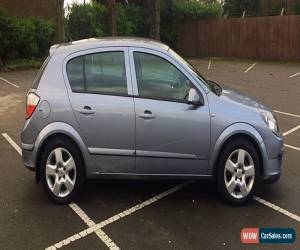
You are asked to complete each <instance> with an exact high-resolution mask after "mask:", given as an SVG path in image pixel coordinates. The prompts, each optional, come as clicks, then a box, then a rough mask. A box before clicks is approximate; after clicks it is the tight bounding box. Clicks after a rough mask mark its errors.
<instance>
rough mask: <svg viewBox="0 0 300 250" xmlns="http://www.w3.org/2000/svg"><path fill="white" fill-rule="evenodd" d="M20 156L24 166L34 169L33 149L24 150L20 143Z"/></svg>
mask: <svg viewBox="0 0 300 250" xmlns="http://www.w3.org/2000/svg"><path fill="white" fill-rule="evenodd" d="M22 158H23V164H24V166H25V167H26V168H27V169H29V170H30V171H35V154H34V151H33V150H26V149H24V148H23V145H22Z"/></svg>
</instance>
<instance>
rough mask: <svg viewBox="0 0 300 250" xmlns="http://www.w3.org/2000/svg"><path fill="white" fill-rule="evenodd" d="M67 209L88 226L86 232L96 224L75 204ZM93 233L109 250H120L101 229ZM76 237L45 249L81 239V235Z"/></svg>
mask: <svg viewBox="0 0 300 250" xmlns="http://www.w3.org/2000/svg"><path fill="white" fill-rule="evenodd" d="M69 207H70V208H72V209H73V211H74V212H75V213H76V214H77V215H78V216H79V217H80V218H81V219H82V220H83V221H84V222H85V224H87V225H88V227H89V228H88V229H87V231H88V230H89V229H90V228H91V227H93V226H95V225H96V223H95V222H94V221H93V220H92V219H91V218H90V217H89V216H88V215H87V214H86V213H85V212H84V211H83V210H82V209H81V208H80V207H79V206H78V205H77V204H76V203H71V204H69ZM94 232H95V233H96V234H97V236H98V237H99V238H100V240H102V241H103V242H104V244H105V245H106V246H107V247H108V248H109V249H111V250H117V249H120V248H119V247H118V246H117V245H116V244H115V243H114V242H113V241H112V240H111V238H109V237H108V235H107V234H106V233H105V232H104V231H103V230H102V229H101V228H99V229H98V230H97V231H94ZM76 235H78V236H76V237H75V235H73V236H72V237H71V239H70V240H63V241H61V242H58V243H56V244H55V245H53V246H50V247H48V248H47V249H49V248H50V249H56V248H60V247H62V246H64V245H68V244H69V243H70V242H73V241H74V240H78V239H80V238H82V237H83V236H82V234H80V233H79V234H76ZM53 247H55V248H53Z"/></svg>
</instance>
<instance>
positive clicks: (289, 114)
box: [274, 110, 300, 118]
mask: <svg viewBox="0 0 300 250" xmlns="http://www.w3.org/2000/svg"><path fill="white" fill-rule="evenodd" d="M274 112H275V113H278V114H282V115H288V116H293V117H297V118H300V115H296V114H291V113H287V112H282V111H278V110H274Z"/></svg>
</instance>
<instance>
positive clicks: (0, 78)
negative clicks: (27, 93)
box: [0, 77, 19, 88]
mask: <svg viewBox="0 0 300 250" xmlns="http://www.w3.org/2000/svg"><path fill="white" fill-rule="evenodd" d="M0 80H2V81H4V82H6V83H8V84H9V85H11V86H13V87H15V88H19V86H18V85H16V84H14V83H12V82H10V81H8V80H6V79H5V78H3V77H0Z"/></svg>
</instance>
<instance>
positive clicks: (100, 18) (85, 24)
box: [67, 1, 147, 40]
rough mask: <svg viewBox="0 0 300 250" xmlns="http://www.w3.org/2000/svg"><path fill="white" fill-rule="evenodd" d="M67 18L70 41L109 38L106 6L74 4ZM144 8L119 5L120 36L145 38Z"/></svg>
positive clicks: (118, 23) (99, 4)
mask: <svg viewBox="0 0 300 250" xmlns="http://www.w3.org/2000/svg"><path fill="white" fill-rule="evenodd" d="M68 11H69V14H68V16H67V33H68V35H67V36H68V40H78V39H83V38H89V37H101V36H107V35H109V34H108V25H107V22H108V20H107V18H108V17H107V15H108V10H107V7H106V6H105V5H104V4H101V3H97V2H95V1H92V2H90V3H88V4H86V5H85V6H84V5H82V4H76V3H75V4H72V5H71V6H70V7H69V9H68ZM143 11H144V10H143V8H142V6H136V5H125V4H120V3H118V4H117V30H118V35H120V36H145V35H146V34H147V33H146V32H145V25H146V24H145V18H143V16H144V15H143Z"/></svg>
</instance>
